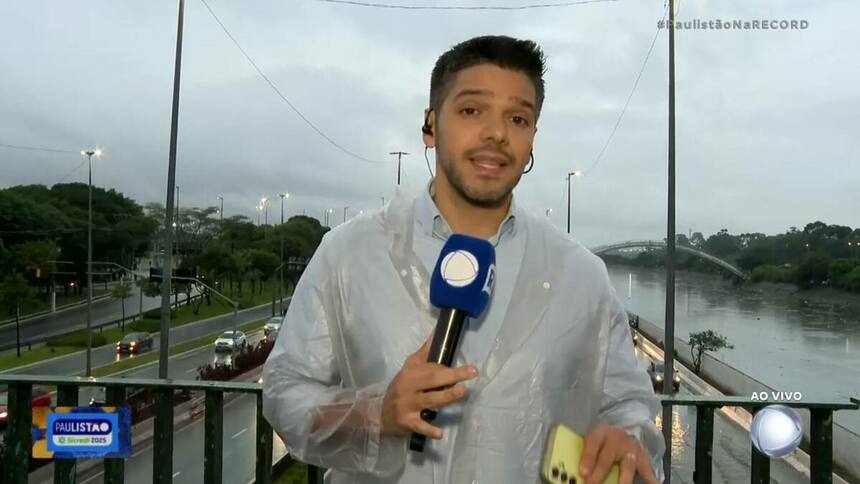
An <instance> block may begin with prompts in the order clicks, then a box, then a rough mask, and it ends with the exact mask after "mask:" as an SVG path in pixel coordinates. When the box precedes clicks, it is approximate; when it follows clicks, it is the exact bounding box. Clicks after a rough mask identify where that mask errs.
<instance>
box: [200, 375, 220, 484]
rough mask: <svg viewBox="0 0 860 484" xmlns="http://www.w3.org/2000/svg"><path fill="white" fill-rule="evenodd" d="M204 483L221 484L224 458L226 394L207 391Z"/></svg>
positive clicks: (217, 391)
mask: <svg viewBox="0 0 860 484" xmlns="http://www.w3.org/2000/svg"><path fill="white" fill-rule="evenodd" d="M204 418H205V427H206V429H205V435H204V444H203V449H204V450H203V482H206V483H207V484H210V483H211V484H221V481H222V479H223V477H222V476H223V458H224V455H223V453H224V394H223V393H222V392H221V391H220V390H206V413H205V414H204Z"/></svg>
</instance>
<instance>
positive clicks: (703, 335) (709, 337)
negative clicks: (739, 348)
mask: <svg viewBox="0 0 860 484" xmlns="http://www.w3.org/2000/svg"><path fill="white" fill-rule="evenodd" d="M689 344H690V355H691V356H692V357H693V369H694V371H695V372H696V373H699V371H700V370H701V369H702V355H703V354H704V353H705V352H706V351H719V350H721V349H723V348H728V349H732V348H734V346H733V345H731V344H729V342H728V339H726V337H725V336H723V335H721V334H719V333H717V332H715V331H713V330H710V329H709V330H706V331H700V332H698V333H690V341H689Z"/></svg>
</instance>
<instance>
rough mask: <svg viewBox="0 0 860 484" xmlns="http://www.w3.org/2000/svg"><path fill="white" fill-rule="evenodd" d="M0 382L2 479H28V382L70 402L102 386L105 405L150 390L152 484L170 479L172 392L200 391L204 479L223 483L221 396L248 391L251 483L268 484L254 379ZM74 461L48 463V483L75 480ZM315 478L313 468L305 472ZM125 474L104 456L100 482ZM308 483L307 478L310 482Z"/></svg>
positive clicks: (268, 433) (269, 436) (22, 378)
mask: <svg viewBox="0 0 860 484" xmlns="http://www.w3.org/2000/svg"><path fill="white" fill-rule="evenodd" d="M0 384H6V385H8V413H9V418H8V425H7V427H6V436H5V439H6V442H7V443H8V445H6V450H5V452H6V455H4V456H3V462H4V467H3V474H4V475H3V482H4V483H10V484H24V483H26V482H27V481H28V478H29V461H30V453H31V449H32V440H31V439H32V431H31V428H32V420H33V415H32V407H31V401H32V397H33V385H34V384H39V385H47V386H56V387H57V405H65V406H76V405H77V404H78V390H79V388H80V387H104V388H105V389H106V397H107V398H106V402H105V403H106V404H107V405H122V404H124V403H125V398H126V395H127V390H128V389H136V388H146V389H149V390H150V391H152V392H153V393H154V394H155V405H154V406H155V412H154V422H153V424H154V425H153V428H154V432H153V437H152V439H153V459H152V460H153V474H152V475H153V478H152V482H154V483H169V482H172V479H173V470H172V469H173V418H174V413H173V409H174V405H173V403H174V393H175V392H176V391H192V392H193V391H196V392H203V393H204V394H205V404H204V411H203V412H204V428H205V430H204V439H203V441H204V459H203V463H202V464H203V468H204V482H206V483H207V484H210V483H211V484H221V483H222V482H223V467H224V465H223V458H224V452H223V440H224V439H223V431H224V394H225V393H246V394H253V395H255V396H256V400H257V414H256V432H257V438H256V448H255V453H256V471H255V482H257V483H262V484H268V483H271V482H272V472H273V462H272V449H273V440H274V435H273V431H272V427H271V426H270V425H269V423H268V422H267V421H266V419H265V418H264V417H263V398H262V388H261V385H260V384H259V383H240V382H210V381H179V380H151V379H132V378H81V377H52V376H42V375H0ZM76 464H77V462H76V460H75V459H62V460H57V461H56V462H55V463H54V483H56V484H72V483H74V482H76ZM310 474H312V475H313V476H317V475H319V476H321V472H319V470H317V469H314V470H312V472H311V473H310ZM124 476H125V460H124V459H104V482H105V483H122V482H123V480H124ZM309 482H313V481H310V479H309Z"/></svg>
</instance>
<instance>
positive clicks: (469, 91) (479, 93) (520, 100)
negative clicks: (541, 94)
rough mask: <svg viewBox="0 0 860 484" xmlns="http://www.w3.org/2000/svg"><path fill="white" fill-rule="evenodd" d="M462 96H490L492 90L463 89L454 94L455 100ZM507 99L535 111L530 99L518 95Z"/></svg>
mask: <svg viewBox="0 0 860 484" xmlns="http://www.w3.org/2000/svg"><path fill="white" fill-rule="evenodd" d="M464 96H490V97H492V96H493V93H492V91H487V90H486V89H464V90H462V91H460V92H458V93H457V95H456V96H454V99H455V100H456V99H459V98H461V97H464ZM508 99H510V100H511V101H514V102H516V103H517V104H519V105H520V106H523V107H525V108H528V109H531V110H532V112H533V113H534V112H537V109H536V108H535V105H534V104H532V103H531V101H528V100H526V99H523V98H521V97H519V96H510V97H509V98H508Z"/></svg>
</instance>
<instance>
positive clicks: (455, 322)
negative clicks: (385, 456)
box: [409, 308, 466, 452]
mask: <svg viewBox="0 0 860 484" xmlns="http://www.w3.org/2000/svg"><path fill="white" fill-rule="evenodd" d="M465 322H466V313H465V312H464V311H461V310H459V309H454V308H441V310H440V311H439V319H437V320H436V332H435V333H434V334H433V341H432V342H431V343H430V354H429V355H428V356H427V362H428V363H438V364H440V365H445V366H447V367H450V366H451V364H452V363H453V362H454V356H455V355H456V353H457V345H458V344H459V343H460V336H461V334H462V333H463V327H464V326H465ZM436 390H442V388H434V389H432V390H430V391H436ZM421 418H422V419H424V421H426V422H432V421H433V420H434V419H435V418H436V411H435V410H431V409H428V408H425V409H423V410H421ZM426 440H427V436H426V435H424V434H419V433H417V432H413V433H412V436H411V438H410V439H409V448H410V449H412V450H414V451H416V452H423V451H424V443H425V442H426Z"/></svg>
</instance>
